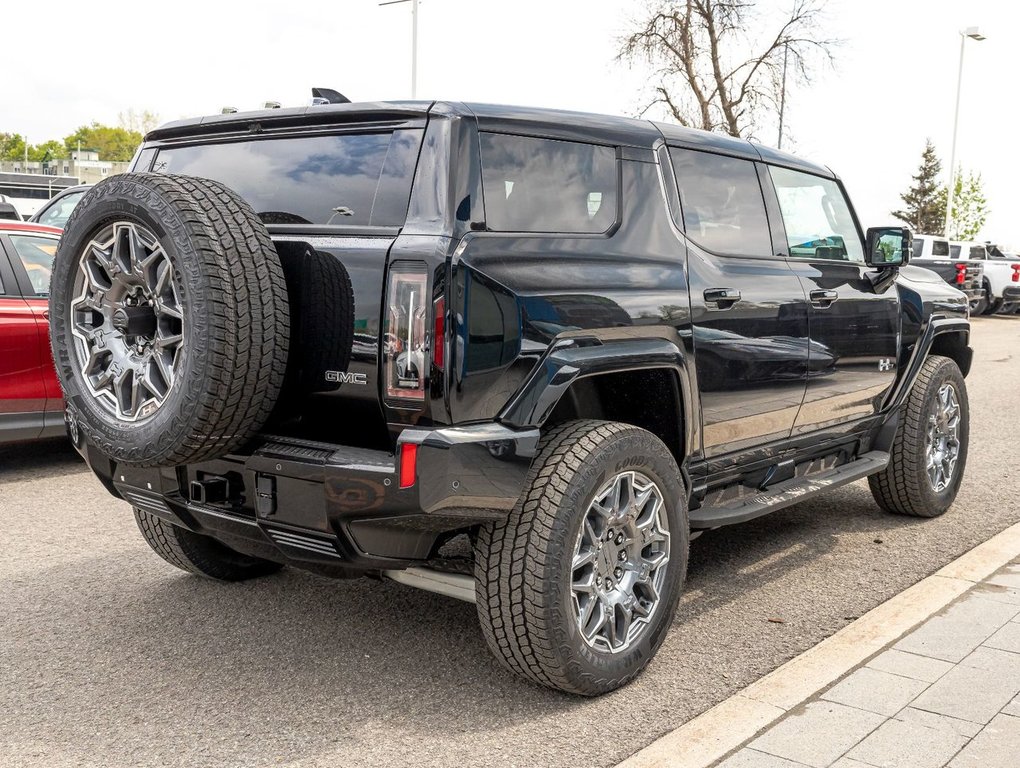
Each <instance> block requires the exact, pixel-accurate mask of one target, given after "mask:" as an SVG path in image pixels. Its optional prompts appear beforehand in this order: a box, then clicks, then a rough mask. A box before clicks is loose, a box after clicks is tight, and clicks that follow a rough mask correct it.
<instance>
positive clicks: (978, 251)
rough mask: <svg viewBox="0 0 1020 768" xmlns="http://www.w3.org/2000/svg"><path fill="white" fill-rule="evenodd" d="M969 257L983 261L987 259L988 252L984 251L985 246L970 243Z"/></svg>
mask: <svg viewBox="0 0 1020 768" xmlns="http://www.w3.org/2000/svg"><path fill="white" fill-rule="evenodd" d="M970 257H971V258H972V259H978V260H980V261H985V260H987V259H988V254H987V253H986V252H985V247H984V246H983V245H972V246H971V247H970Z"/></svg>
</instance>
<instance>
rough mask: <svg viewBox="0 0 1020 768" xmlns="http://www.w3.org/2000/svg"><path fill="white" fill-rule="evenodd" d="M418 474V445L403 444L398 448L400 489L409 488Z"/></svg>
mask: <svg viewBox="0 0 1020 768" xmlns="http://www.w3.org/2000/svg"><path fill="white" fill-rule="evenodd" d="M417 474H418V444H417V443H403V444H402V445H401V446H400V487H401V488H410V487H411V486H412V485H414V478H415V476H416V475H417Z"/></svg>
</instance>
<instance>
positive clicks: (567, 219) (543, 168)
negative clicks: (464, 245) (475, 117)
mask: <svg viewBox="0 0 1020 768" xmlns="http://www.w3.org/2000/svg"><path fill="white" fill-rule="evenodd" d="M479 141H480V143H481V149H482V193H483V194H484V195H485V223H486V226H487V227H488V228H489V229H490V230H494V231H496V232H569V233H579V234H585V233H588V234H597V233H602V232H605V231H606V230H608V229H609V228H610V227H611V226H612V225H613V224H614V223H615V222H616V186H617V169H616V150H614V149H612V148H611V147H600V146H595V145H593V144H581V143H578V142H574V141H554V140H552V139H536V138H532V137H528V136H511V135H507V134H498V133H482V134H480V136H479Z"/></svg>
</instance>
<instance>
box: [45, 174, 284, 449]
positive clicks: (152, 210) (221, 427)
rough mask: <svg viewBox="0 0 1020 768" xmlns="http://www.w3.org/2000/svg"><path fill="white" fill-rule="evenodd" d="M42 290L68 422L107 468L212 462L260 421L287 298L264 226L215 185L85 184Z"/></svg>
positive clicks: (126, 178) (137, 180)
mask: <svg viewBox="0 0 1020 768" xmlns="http://www.w3.org/2000/svg"><path fill="white" fill-rule="evenodd" d="M50 290H51V294H50V338H51V344H52V346H53V360H54V363H55V364H56V369H57V374H58V376H59V378H60V384H61V386H62V387H63V389H64V397H65V399H66V400H67V404H68V409H69V414H68V416H69V420H73V422H74V423H75V424H76V426H77V427H78V428H79V429H80V430H81V432H82V433H83V435H84V436H85V437H86V438H87V439H88V440H89V441H90V442H91V443H92V444H93V445H94V446H95V447H97V448H98V449H99V450H100V451H102V452H103V453H105V454H106V455H107V456H109V457H110V458H112V459H115V460H117V461H121V462H125V463H127V464H132V465H137V466H160V465H164V466H166V465H177V464H188V463H192V462H198V461H205V460H209V459H214V458H217V457H219V456H222V455H224V454H226V453H228V452H230V451H232V450H235V449H237V448H238V447H239V446H241V445H243V444H244V443H245V442H246V441H247V440H249V439H250V438H251V437H252V436H253V435H254V434H255V433H256V432H257V431H258V430H259V429H260V428H261V427H262V426H263V424H264V423H265V421H266V419H267V418H268V416H269V413H270V411H271V410H272V408H273V405H274V404H275V401H276V398H277V397H278V395H279V393H280V387H281V385H282V383H283V378H284V373H285V372H286V366H287V348H288V344H289V340H290V316H289V309H288V304H287V286H286V282H285V280H284V275H283V269H282V268H281V266H280V259H279V256H278V255H277V252H276V249H275V247H274V246H273V242H272V240H271V239H270V238H269V234H268V233H267V232H266V229H265V227H264V226H263V225H262V222H261V221H259V218H258V216H256V214H255V212H254V211H253V210H252V208H251V206H249V205H248V204H247V203H246V202H245V201H244V200H243V199H241V197H239V196H238V195H237V194H236V193H234V192H233V191H231V190H230V189H227V188H226V187H224V186H223V185H222V184H220V183H218V182H215V181H211V180H208V179H198V178H193V177H188V176H173V175H164V174H150V173H131V174H123V175H119V176H114V177H111V178H109V179H106V180H104V181H102V182H100V183H98V184H96V185H95V186H94V187H93V188H92V189H91V190H89V191H88V192H87V193H86V195H85V197H84V198H83V199H82V201H81V203H80V204H79V205H78V206H77V207H76V208H75V210H74V213H73V214H72V215H71V218H70V219H69V220H68V222H67V226H66V227H65V229H64V234H63V237H62V238H61V240H60V245H59V247H58V249H57V255H56V259H55V263H54V269H53V282H52V285H51V289H50Z"/></svg>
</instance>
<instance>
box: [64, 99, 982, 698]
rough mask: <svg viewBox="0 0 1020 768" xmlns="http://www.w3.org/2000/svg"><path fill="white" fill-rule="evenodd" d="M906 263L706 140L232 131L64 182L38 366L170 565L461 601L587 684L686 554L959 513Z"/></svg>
mask: <svg viewBox="0 0 1020 768" xmlns="http://www.w3.org/2000/svg"><path fill="white" fill-rule="evenodd" d="M352 158H356V159H357V162H354V161H353V160H352ZM909 257H910V233H909V230H905V229H903V228H900V227H878V228H872V229H869V230H867V231H866V232H865V231H863V230H862V229H861V228H860V226H859V224H858V221H857V218H856V215H855V214H854V211H853V207H852V206H851V203H850V200H849V199H848V197H847V195H846V191H845V189H844V187H843V185H842V183H841V182H840V180H839V178H838V177H836V176H835V175H834V174H833V173H832V172H831V171H830V170H829V169H827V168H825V167H823V166H820V165H815V164H812V163H809V162H806V161H804V160H801V159H799V158H797V157H794V156H792V155H789V154H784V153H782V152H778V151H775V150H772V149H768V148H766V147H761V146H758V145H756V144H752V143H749V142H747V141H744V140H740V139H736V138H732V137H729V136H725V135H721V134H714V133H704V132H700V131H694V130H689V129H686V128H681V127H679V126H675V125H665V124H660V123H653V122H649V121H644V120H635V119H627V118H618V117H608V116H601V115H586V114H577V113H570V112H559V111H554V110H542V109H523V108H516V107H501V106H491V105H466V104H462V103H452V102H435V103H432V102H394V103H372V104H333V105H329V106H316V107H308V108H303V109H274V110H266V111H259V112H254V113H233V114H228V115H218V116H215V117H209V118H204V119H196V120H186V121H180V122H175V123H171V124H169V125H166V126H163V127H162V128H160V129H158V130H156V131H153V132H151V133H150V134H149V135H148V136H147V137H146V140H145V143H144V144H143V147H142V148H141V150H140V152H139V153H138V155H137V156H136V159H135V162H134V164H133V167H132V172H130V173H127V174H122V175H120V176H115V177H112V178H110V179H107V180H104V181H102V182H100V183H99V184H97V185H95V187H93V188H92V189H91V190H90V191H89V192H88V193H87V194H86V196H85V198H84V199H83V200H82V202H81V204H80V205H79V206H78V208H77V209H76V210H75V211H74V213H73V214H72V215H71V218H70V220H69V221H68V222H67V227H66V228H65V230H64V235H63V238H62V239H61V243H60V249H59V252H58V257H57V262H56V266H55V272H54V278H53V294H52V296H51V299H50V311H51V318H52V334H53V349H54V352H55V354H56V355H57V356H58V357H57V369H58V371H59V373H60V378H61V383H62V384H63V386H64V391H65V393H66V394H67V401H68V412H67V418H68V422H69V425H70V427H71V429H70V431H71V434H72V436H73V439H74V441H75V444H76V446H77V448H78V450H79V451H80V452H81V453H82V455H83V456H84V457H85V458H86V460H87V461H88V463H89V465H90V467H91V468H92V471H93V472H94V473H95V474H96V475H97V477H98V478H99V479H100V480H101V481H102V483H103V485H104V486H105V487H106V488H107V489H109V491H110V492H111V493H113V494H114V495H115V496H117V497H119V498H122V499H124V500H126V501H127V502H128V503H129V504H131V505H132V506H133V507H134V510H135V512H134V514H135V519H136V520H137V523H138V526H139V528H140V530H141V532H142V535H143V536H144V538H145V540H146V541H147V542H148V544H149V545H150V546H151V547H152V549H153V550H154V551H155V552H156V553H157V554H158V555H160V556H161V557H163V558H164V559H166V560H167V561H168V562H170V563H172V564H173V565H174V566H176V567H178V568H181V569H183V570H185V571H188V572H190V573H194V574H200V575H203V576H207V577H210V578H214V579H221V580H239V579H247V578H251V577H255V576H262V575H266V574H270V573H272V572H274V571H276V570H278V569H279V568H280V567H282V566H283V565H291V566H294V567H298V568H304V569H307V570H310V571H314V572H315V573H319V574H323V575H327V576H332V577H338V578H346V577H355V576H384V577H386V578H390V579H393V580H395V581H399V582H402V583H405V584H411V585H414V586H418V587H421V588H424V589H429V590H433V591H436V592H441V593H443V594H446V595H450V596H453V597H457V598H460V599H464V600H468V601H471V602H474V603H476V605H477V609H478V618H479V621H480V623H481V626H482V631H483V634H484V636H485V638H486V641H487V642H488V644H489V647H490V649H491V650H492V652H493V654H494V655H495V656H496V658H498V659H499V660H500V662H502V663H503V664H504V665H505V666H506V667H507V668H508V669H510V670H513V671H514V672H517V673H518V674H520V675H523V676H525V677H527V678H528V679H530V680H532V681H534V682H536V683H539V684H542V685H546V686H550V687H553V688H557V689H559V690H562V691H568V692H572V693H576V694H584V695H595V694H600V693H604V692H606V691H610V690H612V689H614V688H617V687H619V686H621V685H623V684H625V683H627V682H628V681H630V680H632V679H633V678H634V677H635V676H636V675H637V674H639V673H640V672H641V670H642V669H643V668H644V667H645V666H646V664H648V662H649V661H650V660H651V658H652V657H653V656H654V655H655V652H656V650H657V649H658V647H659V645H660V644H661V643H662V641H663V639H664V637H665V635H666V632H667V630H668V629H669V626H670V623H671V622H672V620H673V617H674V613H675V610H676V606H677V602H678V598H679V595H680V591H681V589H682V585H683V582H684V577H685V573H686V569H687V558H688V545H689V542H690V540H691V538H692V532H693V534H697V533H699V532H703V531H706V530H710V529H714V528H718V527H720V526H725V525H730V524H734V523H739V522H742V521H746V520H750V519H752V518H756V517H758V516H760V515H764V514H766V513H768V512H771V511H773V510H776V509H781V508H783V507H786V506H788V505H791V504H794V503H796V502H799V501H802V500H804V499H807V498H810V497H812V496H814V495H816V494H820V493H823V492H824V491H826V490H827V489H829V488H833V487H836V486H840V485H843V484H846V483H850V482H852V481H855V480H859V479H862V478H865V477H867V478H869V482H870V487H871V491H872V494H873V495H874V498H875V500H876V501H877V503H878V505H879V506H881V507H882V508H884V509H885V510H888V511H890V512H895V513H899V514H905V515H914V516H919V517H934V516H937V515H941V514H942V513H943V512H945V511H946V510H947V509H948V508H949V506H950V505H951V504H952V503H953V500H954V498H955V497H956V493H957V490H958V488H959V486H960V481H961V478H962V477H963V473H964V468H965V464H966V459H967V440H968V429H969V426H968V425H969V422H968V404H967V389H966V384H965V381H964V377H965V376H966V374H967V373H968V371H969V369H970V364H971V357H972V352H971V349H970V347H969V334H970V325H969V321H968V308H967V297H966V296H965V295H964V294H963V293H961V292H960V291H958V290H956V289H954V288H951V287H949V286H946V285H944V284H943V283H942V281H941V280H940V278H939V277H938V276H937V275H934V274H933V273H931V272H930V271H928V270H925V269H920V268H917V267H914V266H911V265H908V264H907V262H908V260H909ZM454 538H460V539H461V541H463V540H464V539H467V541H468V542H470V548H469V549H468V550H467V551H470V552H472V553H473V555H472V556H470V557H466V556H464V555H463V554H462V552H463V550H458V548H457V546H453V547H450V546H448V545H449V544H450V542H451V540H452V539H454ZM322 652H323V653H332V652H334V649H324V650H323V651H322ZM335 652H342V651H335Z"/></svg>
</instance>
